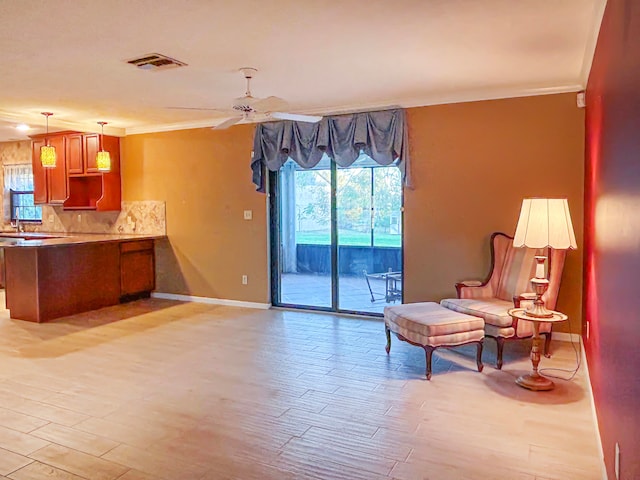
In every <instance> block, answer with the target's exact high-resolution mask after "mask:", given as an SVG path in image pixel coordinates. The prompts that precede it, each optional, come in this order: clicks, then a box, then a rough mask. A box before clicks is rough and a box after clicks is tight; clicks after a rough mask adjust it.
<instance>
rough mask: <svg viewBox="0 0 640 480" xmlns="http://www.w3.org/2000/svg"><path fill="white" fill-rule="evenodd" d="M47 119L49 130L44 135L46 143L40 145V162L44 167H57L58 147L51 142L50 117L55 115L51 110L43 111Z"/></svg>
mask: <svg viewBox="0 0 640 480" xmlns="http://www.w3.org/2000/svg"><path fill="white" fill-rule="evenodd" d="M41 113H42V115H44V116H45V118H46V119H47V130H46V134H45V137H44V145H43V146H41V147H40V164H41V165H42V168H56V160H57V155H56V147H54V146H52V145H50V144H49V139H48V138H47V137H48V136H49V117H50V116H51V115H53V113H51V112H41Z"/></svg>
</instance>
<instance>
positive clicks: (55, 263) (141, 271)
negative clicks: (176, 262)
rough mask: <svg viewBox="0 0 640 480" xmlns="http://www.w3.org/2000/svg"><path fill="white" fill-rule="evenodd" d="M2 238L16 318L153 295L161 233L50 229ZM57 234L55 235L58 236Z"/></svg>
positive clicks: (64, 313) (64, 312)
mask: <svg viewBox="0 0 640 480" xmlns="http://www.w3.org/2000/svg"><path fill="white" fill-rule="evenodd" d="M24 237H25V238H13V239H9V238H6V237H5V239H4V240H5V241H3V242H2V246H3V247H4V255H5V276H6V280H5V281H6V286H5V289H6V303H7V309H8V310H9V311H10V316H11V318H14V319H19V320H28V321H31V322H45V321H47V320H52V319H54V318H59V317H64V316H67V315H73V314H76V313H81V312H86V311H89V310H95V309H98V308H102V307H106V306H110V305H116V304H118V303H121V302H124V301H128V300H131V299H135V298H141V297H148V296H149V295H150V293H151V291H152V290H153V289H154V288H155V254H154V242H155V240H156V239H158V238H161V236H157V235H96V234H67V235H61V234H50V235H49V234H44V235H42V237H41V238H38V236H37V234H36V235H31V234H26V235H25V236H24ZM53 237H55V238H53Z"/></svg>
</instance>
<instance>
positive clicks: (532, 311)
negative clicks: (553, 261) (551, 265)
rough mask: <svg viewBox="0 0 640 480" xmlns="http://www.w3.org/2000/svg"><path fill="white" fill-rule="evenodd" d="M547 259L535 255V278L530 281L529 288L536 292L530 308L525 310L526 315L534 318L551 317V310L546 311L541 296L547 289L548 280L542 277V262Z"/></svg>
mask: <svg viewBox="0 0 640 480" xmlns="http://www.w3.org/2000/svg"><path fill="white" fill-rule="evenodd" d="M546 259H547V257H545V256H543V255H536V257H535V260H536V276H535V277H534V278H532V279H531V286H532V287H533V290H534V291H535V292H536V299H535V301H534V302H533V305H532V306H531V307H530V308H527V315H530V316H532V317H536V318H550V317H552V316H553V312H551V310H547V308H546V307H545V306H544V301H543V300H542V296H543V295H544V292H546V291H547V288H549V280H548V279H547V278H546V277H545V275H544V262H545V260H546Z"/></svg>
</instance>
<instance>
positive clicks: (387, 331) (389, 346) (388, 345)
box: [384, 325, 391, 354]
mask: <svg viewBox="0 0 640 480" xmlns="http://www.w3.org/2000/svg"><path fill="white" fill-rule="evenodd" d="M384 332H385V333H386V334H387V346H386V347H384V349H385V350H386V351H387V354H388V353H389V351H390V350H391V330H389V327H387V326H386V325H385V326H384Z"/></svg>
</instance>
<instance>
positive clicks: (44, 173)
mask: <svg viewBox="0 0 640 480" xmlns="http://www.w3.org/2000/svg"><path fill="white" fill-rule="evenodd" d="M32 138H33V143H32V150H31V152H32V155H31V158H32V165H33V200H34V203H35V204H36V205H42V204H47V205H62V204H64V202H65V201H66V200H67V198H68V197H69V184H68V181H67V164H66V162H65V146H66V137H65V136H64V135H51V134H49V135H48V136H47V139H48V140H49V144H50V145H51V146H53V147H55V149H56V154H57V161H56V166H55V167H54V168H44V167H43V166H42V163H40V147H42V146H43V145H45V143H46V142H45V138H44V136H38V137H32Z"/></svg>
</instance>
